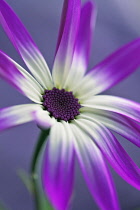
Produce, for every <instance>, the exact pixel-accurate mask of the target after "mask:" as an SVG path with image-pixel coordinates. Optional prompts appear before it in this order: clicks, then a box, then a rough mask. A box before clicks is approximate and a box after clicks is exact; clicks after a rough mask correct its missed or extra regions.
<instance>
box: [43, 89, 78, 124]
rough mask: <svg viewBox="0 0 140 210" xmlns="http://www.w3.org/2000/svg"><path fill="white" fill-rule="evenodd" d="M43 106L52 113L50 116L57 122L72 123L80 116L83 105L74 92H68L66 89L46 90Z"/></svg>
mask: <svg viewBox="0 0 140 210" xmlns="http://www.w3.org/2000/svg"><path fill="white" fill-rule="evenodd" d="M43 106H44V108H45V109H46V110H47V111H48V112H50V116H53V117H55V118H56V119H57V120H64V121H66V122H67V121H70V120H74V119H75V117H76V116H77V115H79V114H80V112H79V109H80V107H81V105H80V104H79V102H78V99H77V98H75V97H74V95H73V93H72V92H67V91H65V90H64V89H62V90H59V89H57V88H53V89H52V90H45V94H44V95H43Z"/></svg>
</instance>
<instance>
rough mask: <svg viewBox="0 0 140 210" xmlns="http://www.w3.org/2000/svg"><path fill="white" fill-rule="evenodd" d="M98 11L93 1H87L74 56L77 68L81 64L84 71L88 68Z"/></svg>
mask: <svg viewBox="0 0 140 210" xmlns="http://www.w3.org/2000/svg"><path fill="white" fill-rule="evenodd" d="M96 13H97V11H96V6H95V5H94V4H93V2H86V3H85V4H84V6H83V7H82V10H81V16H80V26H79V31H78V36H77V41H76V46H75V50H74V57H73V62H74V64H75V69H77V66H79V67H81V68H83V69H84V71H86V70H87V66H88V62H89V56H90V49H91V39H92V38H93V32H94V31H93V30H94V26H95V21H96ZM79 70H80V69H79ZM81 71H82V69H81Z"/></svg>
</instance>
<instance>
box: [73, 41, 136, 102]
mask: <svg viewBox="0 0 140 210" xmlns="http://www.w3.org/2000/svg"><path fill="white" fill-rule="evenodd" d="M139 66H140V39H137V40H134V41H132V42H130V43H128V44H127V45H125V46H123V47H122V48H120V49H119V50H117V51H116V52H114V53H113V54H112V55H110V56H109V57H107V58H106V59H105V60H103V61H102V62H101V63H99V64H98V65H97V66H95V67H94V68H93V69H92V70H91V71H89V73H88V74H87V75H86V77H85V78H84V80H83V81H81V83H80V84H79V85H78V87H77V90H79V91H80V95H81V97H82V98H85V97H86V98H87V97H90V96H92V95H95V94H98V93H101V92H102V91H105V90H107V89H108V88H111V87H112V86H114V85H116V84H117V83H118V82H120V81H122V80H123V79H125V78H126V77H127V76H129V75H130V74H131V73H133V72H134V71H135V70H136V69H137V68H138V67H139ZM86 81H88V82H86ZM82 84H84V85H83V88H82V90H80V88H81V87H82ZM82 93H84V94H82Z"/></svg>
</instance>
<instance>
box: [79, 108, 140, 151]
mask: <svg viewBox="0 0 140 210" xmlns="http://www.w3.org/2000/svg"><path fill="white" fill-rule="evenodd" d="M81 111H82V114H81V115H80V118H84V119H88V120H90V121H94V120H98V121H99V122H100V123H102V124H103V125H105V126H106V127H108V128H109V129H111V130H113V131H115V132H116V133H118V134H120V135H121V136H123V137H124V138H126V139H128V140H129V141H131V142H132V143H133V144H135V145H136V146H138V147H140V125H139V124H137V123H135V122H134V121H133V120H130V119H129V118H127V117H125V116H123V115H120V114H117V113H114V112H109V111H103V110H97V109H96V110H93V109H90V108H85V107H84V108H82V110H81Z"/></svg>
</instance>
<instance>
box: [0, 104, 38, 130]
mask: <svg viewBox="0 0 140 210" xmlns="http://www.w3.org/2000/svg"><path fill="white" fill-rule="evenodd" d="M38 109H40V105H37V104H24V105H16V106H11V107H6V108H3V109H0V131H3V130H6V129H8V128H11V127H14V126H17V125H20V124H23V123H27V122H30V121H33V120H34V118H33V113H34V112H35V111H36V110H38Z"/></svg>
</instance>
